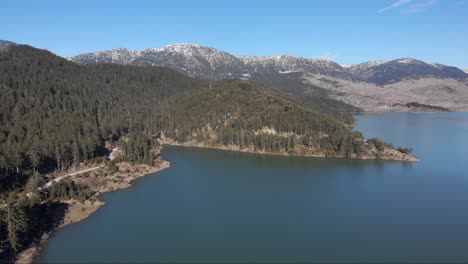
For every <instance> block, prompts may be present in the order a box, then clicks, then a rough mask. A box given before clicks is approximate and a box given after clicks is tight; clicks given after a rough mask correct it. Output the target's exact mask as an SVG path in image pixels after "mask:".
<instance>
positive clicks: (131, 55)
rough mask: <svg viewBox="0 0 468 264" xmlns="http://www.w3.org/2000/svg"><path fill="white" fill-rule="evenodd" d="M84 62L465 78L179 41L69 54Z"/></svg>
mask: <svg viewBox="0 0 468 264" xmlns="http://www.w3.org/2000/svg"><path fill="white" fill-rule="evenodd" d="M69 59H70V60H72V61H74V62H77V63H80V64H88V63H99V62H108V63H109V62H110V63H119V64H134V65H151V66H164V67H170V68H174V69H177V70H179V71H182V72H184V73H186V74H188V75H190V76H198V77H206V78H215V79H222V78H250V76H252V75H255V74H272V73H274V74H278V73H279V74H284V73H291V72H302V73H305V74H312V75H325V76H331V77H335V78H342V79H352V80H358V81H365V82H370V83H374V84H377V85H386V84H390V83H394V82H398V81H401V80H405V79H411V78H421V77H436V78H455V79H465V78H468V74H467V73H466V72H464V71H463V70H461V69H459V68H457V67H454V66H448V65H443V64H440V63H427V62H424V61H421V60H417V59H414V58H398V59H394V60H377V61H368V62H363V63H359V64H354V65H347V66H346V67H343V66H342V65H339V64H338V63H336V62H334V61H331V60H324V59H320V58H304V57H300V56H292V55H278V56H236V55H233V54H230V53H228V52H225V51H222V50H218V49H216V48H211V47H206V46H202V45H198V44H190V43H177V44H171V45H166V46H162V47H159V48H150V49H145V50H140V51H132V50H128V49H113V50H108V51H99V52H94V53H86V54H80V55H76V56H73V57H70V58H69Z"/></svg>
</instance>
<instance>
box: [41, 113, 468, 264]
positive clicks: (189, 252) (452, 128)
mask: <svg viewBox="0 0 468 264" xmlns="http://www.w3.org/2000/svg"><path fill="white" fill-rule="evenodd" d="M356 119H357V120H358V124H357V125H356V127H355V129H356V130H359V131H362V132H363V133H364V135H365V137H367V138H370V137H379V138H381V139H383V140H385V141H388V142H391V143H393V144H394V145H395V146H405V147H413V148H414V153H415V154H416V155H417V156H419V157H420V158H421V162H416V163H404V162H390V161H370V160H356V159H339V158H304V157H281V156H269V155H256V154H248V153H236V152H229V151H221V150H209V149H197V148H188V147H166V148H165V149H164V151H163V158H164V159H166V160H169V161H170V162H171V167H170V168H169V169H166V170H164V171H162V172H160V173H157V174H156V175H152V176H147V177H144V178H142V179H140V180H138V181H136V182H135V184H134V185H133V186H132V187H131V188H129V189H125V190H121V191H117V192H112V193H107V194H104V195H102V197H101V198H102V200H104V201H105V202H106V205H105V206H103V207H102V208H101V209H99V210H98V211H97V212H96V213H95V214H93V215H92V216H91V217H89V218H88V219H86V220H84V221H82V222H80V223H77V224H74V225H71V226H68V227H66V228H64V229H61V230H59V231H58V232H56V233H55V234H53V236H52V237H51V238H50V240H49V242H48V243H47V245H46V246H45V248H44V250H43V251H42V254H41V256H40V258H39V259H38V260H39V261H41V262H46V263H67V262H68V263H77V262H79V263H82V262H88V263H96V262H108V263H109V262H110V263H115V262H121V263H128V262H165V263H167V262H199V263H200V262H201V263H210V262H213V263H218V262H268V263H271V262H321V263H323V262H339V263H342V262H391V263H394V262H404V263H407V262H437V263H441V262H442V263H443V262H445V263H446V262H462V263H463V262H464V263H466V262H468V113H425V114H415V113H384V114H376V115H360V116H357V117H356Z"/></svg>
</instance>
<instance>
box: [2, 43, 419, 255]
mask: <svg viewBox="0 0 468 264" xmlns="http://www.w3.org/2000/svg"><path fill="white" fill-rule="evenodd" d="M324 102H331V103H324ZM349 109H354V108H353V107H350V106H349V105H346V104H344V103H342V102H339V101H335V100H332V99H330V98H327V97H325V96H324V97H320V96H316V97H310V98H302V99H301V98H294V97H290V96H289V95H285V94H282V93H280V92H278V91H276V90H272V89H270V88H268V87H266V86H265V85H263V84H261V83H255V82H251V81H245V80H208V79H198V78H192V77H188V76H186V75H183V74H182V73H179V72H177V71H175V70H171V69H167V68H161V67H150V66H129V65H127V66H124V65H117V64H90V65H78V64H75V63H73V62H71V61H68V60H66V59H64V58H61V57H58V56H56V55H54V54H52V53H50V52H48V51H46V50H39V49H36V48H33V47H30V46H24V45H12V46H7V47H3V48H0V256H1V257H0V259H2V260H8V261H12V260H14V257H15V256H16V255H17V254H18V252H21V251H22V250H24V249H25V248H27V247H28V246H29V245H30V244H31V243H33V242H34V241H37V240H38V239H40V237H41V235H42V234H43V233H44V232H46V230H51V229H52V228H53V227H52V226H51V223H52V222H53V221H52V220H51V217H52V215H53V214H51V211H54V210H56V208H58V207H60V205H63V204H66V203H64V201H69V200H73V201H75V202H77V203H83V202H86V201H88V202H89V201H90V200H91V199H95V198H96V197H97V195H98V194H99V193H100V192H104V191H110V190H113V189H114V188H107V189H106V188H102V185H104V184H106V186H107V184H111V183H112V184H115V183H116V182H118V181H119V180H121V181H126V180H128V179H134V178H135V177H132V176H131V175H132V174H135V175H143V174H145V173H151V172H154V171H157V170H159V169H161V168H163V167H165V166H164V165H161V164H163V163H164V161H162V160H161V159H160V157H159V153H160V150H161V145H162V144H165V143H166V144H191V145H195V146H203V147H215V148H223V149H230V150H238V151H248V152H256V153H271V154H282V155H304V156H320V157H349V158H363V159H389V160H404V161H416V160H417V158H416V157H414V156H413V155H411V149H407V148H395V147H393V146H392V145H391V144H388V143H385V142H383V141H381V140H379V139H364V137H363V135H362V134H361V133H359V132H355V131H353V130H352V123H353V118H352V114H353V113H351V112H348V110H349ZM111 152H114V154H115V153H117V154H118V155H117V156H116V157H114V156H113V157H112V159H109V154H110V153H111ZM91 166H102V167H99V168H100V172H99V173H95V172H93V175H89V174H90V173H87V175H84V176H83V177H81V180H70V179H68V180H64V181H60V182H58V183H53V184H52V185H51V187H48V188H47V189H45V188H44V187H43V186H44V184H45V183H46V182H47V181H50V180H52V179H53V178H54V177H58V176H60V175H63V174H66V173H67V172H68V171H69V170H73V169H75V170H76V169H78V168H89V167H91ZM141 166H146V167H141ZM116 175H117V176H118V177H117V176H116ZM86 177H89V179H97V180H94V181H91V180H89V179H88V180H86ZM93 177H94V178H93ZM106 179H107V180H106ZM110 179H112V180H110ZM96 182H98V183H100V184H101V185H99V184H96ZM128 182H129V181H127V184H128ZM93 183H94V184H95V185H93ZM119 188H120V187H119V185H115V189H119ZM66 205H67V204H66Z"/></svg>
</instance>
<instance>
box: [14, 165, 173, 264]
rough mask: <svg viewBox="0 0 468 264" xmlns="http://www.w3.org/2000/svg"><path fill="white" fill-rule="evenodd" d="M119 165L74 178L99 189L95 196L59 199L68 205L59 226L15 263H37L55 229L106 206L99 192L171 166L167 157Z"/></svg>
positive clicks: (25, 251)
mask: <svg viewBox="0 0 468 264" xmlns="http://www.w3.org/2000/svg"><path fill="white" fill-rule="evenodd" d="M117 166H118V167H119V172H116V173H112V174H108V175H107V176H106V177H101V175H102V174H103V173H109V172H108V171H107V169H105V168H103V169H102V170H103V171H97V172H95V173H94V172H93V173H91V174H88V175H82V176H79V177H77V178H74V181H76V182H78V183H82V184H85V185H87V186H88V187H90V188H91V189H92V190H94V191H95V192H96V193H95V195H94V196H93V197H91V198H90V199H87V200H85V201H83V202H80V201H77V200H63V201H60V202H61V203H62V204H64V205H66V207H67V208H66V211H65V214H64V216H63V217H62V219H61V221H60V222H59V223H58V225H57V227H56V228H54V229H53V230H52V231H50V232H47V233H44V234H43V235H42V237H41V239H40V240H39V241H38V242H35V243H33V244H32V245H31V246H30V247H29V248H27V249H25V250H23V251H22V252H21V253H20V254H19V255H18V256H17V257H16V260H15V263H21V264H29V263H34V262H35V258H36V257H37V255H38V254H39V252H40V250H41V249H42V247H43V246H44V245H45V243H46V242H47V240H48V238H49V237H50V235H51V234H52V233H53V232H55V231H57V230H58V229H60V228H63V227H65V226H68V225H70V224H73V223H77V222H80V221H82V220H84V219H86V218H88V217H89V216H90V215H92V214H93V213H94V212H96V211H97V210H98V209H99V208H100V207H101V206H103V205H104V202H102V201H101V200H99V195H100V194H102V193H106V192H112V191H117V190H121V189H125V188H129V187H130V186H132V182H133V181H134V180H136V179H138V178H141V177H144V176H146V175H150V174H154V173H156V172H159V171H162V170H164V169H166V168H169V167H170V163H169V162H168V161H165V160H161V159H157V160H156V161H155V165H154V166H149V165H146V164H133V165H132V164H130V163H128V162H121V163H119V164H117Z"/></svg>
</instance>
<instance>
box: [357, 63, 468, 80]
mask: <svg viewBox="0 0 468 264" xmlns="http://www.w3.org/2000/svg"><path fill="white" fill-rule="evenodd" d="M349 72H350V73H351V74H353V75H354V76H356V77H358V78H361V79H362V80H364V81H367V82H370V83H374V84H378V85H386V84H390V83H395V82H399V81H402V80H406V79H414V78H429V77H435V78H454V79H463V78H467V77H468V76H467V74H466V73H465V72H463V71H462V70H460V69H458V68H456V67H452V66H447V65H442V64H437V63H426V62H424V61H420V60H416V59H412V58H402V59H396V60H391V61H372V62H366V63H361V64H358V65H354V66H352V67H351V68H350V70H349Z"/></svg>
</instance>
